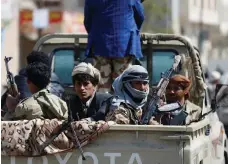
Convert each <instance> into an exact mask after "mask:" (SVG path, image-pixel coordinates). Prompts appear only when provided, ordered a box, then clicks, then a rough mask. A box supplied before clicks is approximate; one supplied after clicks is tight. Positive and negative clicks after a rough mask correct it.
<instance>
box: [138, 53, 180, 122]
mask: <svg viewBox="0 0 228 164" xmlns="http://www.w3.org/2000/svg"><path fill="white" fill-rule="evenodd" d="M180 61H181V56H180V55H176V56H175V58H174V63H173V65H172V67H171V68H170V69H169V70H167V71H166V72H165V73H162V77H161V79H160V81H159V83H158V85H157V87H156V88H155V89H153V91H152V98H151V100H150V102H149V105H148V107H147V110H146V111H145V112H144V113H143V115H142V119H141V121H140V123H141V124H142V125H147V124H148V123H149V121H150V119H151V117H152V116H153V114H154V112H155V110H156V109H157V107H158V105H159V102H160V98H162V96H164V93H165V91H166V87H167V85H168V84H169V79H170V77H171V75H172V73H173V72H174V71H175V70H176V69H177V67H178V65H179V63H180Z"/></svg>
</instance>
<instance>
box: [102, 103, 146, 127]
mask: <svg viewBox="0 0 228 164" xmlns="http://www.w3.org/2000/svg"><path fill="white" fill-rule="evenodd" d="M141 116H142V109H140V110H137V111H136V109H134V108H133V107H132V106H131V105H129V104H125V103H121V104H120V106H119V107H118V108H117V109H114V110H112V111H110V112H108V114H107V115H106V118H105V120H106V121H115V122H116V123H117V124H133V125H137V124H138V123H139V121H140V119H141Z"/></svg>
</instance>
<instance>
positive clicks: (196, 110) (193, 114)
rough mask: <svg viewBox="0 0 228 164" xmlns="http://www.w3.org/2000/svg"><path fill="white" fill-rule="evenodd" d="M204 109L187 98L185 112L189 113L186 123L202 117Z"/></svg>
mask: <svg viewBox="0 0 228 164" xmlns="http://www.w3.org/2000/svg"><path fill="white" fill-rule="evenodd" d="M201 111H202V109H201V108H200V107H199V106H197V105H195V104H193V103H192V102H190V101H189V100H186V107H185V112H187V113H188V116H187V118H186V120H185V123H186V124H189V123H190V122H191V121H193V120H197V119H198V118H199V117H200V114H201Z"/></svg>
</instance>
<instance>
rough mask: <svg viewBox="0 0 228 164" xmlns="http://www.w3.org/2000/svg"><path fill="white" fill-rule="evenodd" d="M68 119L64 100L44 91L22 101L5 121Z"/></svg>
mask: <svg viewBox="0 0 228 164" xmlns="http://www.w3.org/2000/svg"><path fill="white" fill-rule="evenodd" d="M35 118H40V119H54V118H57V119H60V120H63V119H67V118H68V108H67V105H66V103H65V101H63V100H62V99H60V98H59V97H57V96H55V95H54V94H52V93H50V92H49V91H48V90H47V89H43V90H41V91H39V92H37V93H35V94H33V95H32V96H31V97H29V98H26V99H24V100H22V101H21V102H20V103H19V104H18V105H17V107H16V108H15V110H14V111H12V112H7V113H6V115H5V116H4V119H3V120H5V121H6V120H31V119H35Z"/></svg>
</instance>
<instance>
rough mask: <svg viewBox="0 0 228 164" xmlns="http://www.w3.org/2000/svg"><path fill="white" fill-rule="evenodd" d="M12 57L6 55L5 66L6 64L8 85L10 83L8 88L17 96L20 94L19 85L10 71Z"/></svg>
mask: <svg viewBox="0 0 228 164" xmlns="http://www.w3.org/2000/svg"><path fill="white" fill-rule="evenodd" d="M11 59H12V57H6V56H5V59H4V61H5V66H6V73H7V75H6V78H7V85H8V90H9V93H10V94H11V95H12V96H13V97H16V96H17V95H18V89H17V85H16V83H15V80H14V77H13V74H12V73H11V72H10V71H9V65H8V63H9V61H10V60H11Z"/></svg>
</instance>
